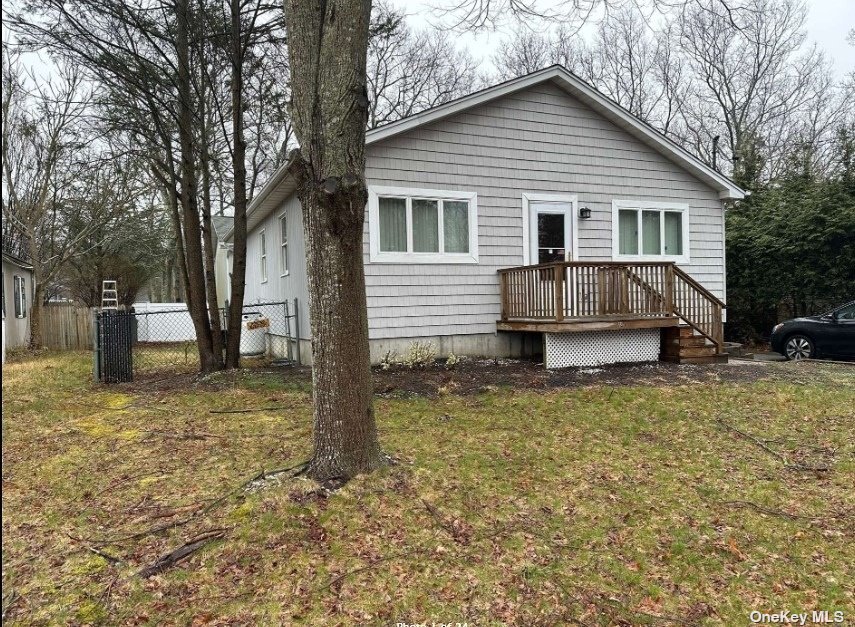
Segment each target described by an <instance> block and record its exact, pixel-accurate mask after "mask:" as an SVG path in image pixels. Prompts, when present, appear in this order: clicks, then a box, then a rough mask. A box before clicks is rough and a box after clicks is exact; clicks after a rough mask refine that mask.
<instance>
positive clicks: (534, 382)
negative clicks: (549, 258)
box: [374, 359, 782, 396]
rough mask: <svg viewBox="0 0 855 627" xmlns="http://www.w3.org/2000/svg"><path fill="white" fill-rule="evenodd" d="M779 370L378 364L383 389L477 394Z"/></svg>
mask: <svg viewBox="0 0 855 627" xmlns="http://www.w3.org/2000/svg"><path fill="white" fill-rule="evenodd" d="M781 374H782V373H781V372H780V370H779V369H771V368H769V367H766V365H765V364H764V365H763V366H761V367H757V366H756V365H755V364H754V363H753V362H744V364H739V363H731V364H728V365H726V366H724V365H709V366H696V365H678V364H671V363H665V362H651V363H643V364H613V365H605V366H598V367H587V368H564V369H561V370H546V369H545V368H544V367H543V364H538V363H535V362H532V361H524V360H510V359H499V360H492V359H490V360H473V361H466V362H463V363H460V364H458V365H457V366H456V367H455V368H454V369H452V370H448V369H446V368H445V367H444V366H442V365H439V364H437V365H435V366H433V367H430V368H426V369H423V370H410V369H407V368H390V369H389V370H380V369H376V370H375V372H374V388H375V391H376V392H377V394H381V395H388V394H419V395H427V396H432V395H435V394H443V393H454V394H477V393H481V392H487V391H490V390H492V389H496V388H503V387H509V388H514V389H520V390H538V389H540V390H545V389H553V388H576V387H583V386H590V385H606V386H626V385H685V384H688V383H696V382H708V381H720V382H725V383H726V382H746V383H747V382H752V381H757V380H759V379H767V378H776V377H778V376H781Z"/></svg>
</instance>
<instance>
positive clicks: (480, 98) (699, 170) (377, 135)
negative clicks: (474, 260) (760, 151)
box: [365, 65, 745, 200]
mask: <svg viewBox="0 0 855 627" xmlns="http://www.w3.org/2000/svg"><path fill="white" fill-rule="evenodd" d="M548 80H553V81H556V82H557V83H559V84H560V85H561V86H563V87H564V88H565V89H566V90H567V91H568V92H570V93H572V94H573V95H575V96H576V97H578V98H579V99H580V100H582V101H583V102H585V103H586V104H589V105H593V107H594V108H595V109H597V110H599V111H600V112H601V113H603V114H605V115H606V117H608V118H611V119H612V121H614V122H617V123H618V124H619V125H620V126H622V127H624V128H625V129H626V130H627V131H628V132H630V133H632V134H633V135H635V136H636V137H638V138H639V139H640V140H642V141H643V142H644V143H646V144H647V145H649V146H651V147H652V148H654V149H656V150H657V151H659V152H660V153H662V154H664V155H665V156H666V157H669V158H670V159H672V160H673V161H674V162H675V163H677V164H678V165H680V166H681V167H683V168H684V169H686V170H688V171H689V172H691V173H692V174H694V175H695V176H697V177H698V178H700V179H701V180H702V181H705V182H706V183H707V184H709V185H710V186H711V187H713V188H714V189H716V190H717V191H718V192H719V197H720V198H722V199H734V200H736V199H740V198H744V197H745V191H744V190H743V189H741V188H740V187H739V186H738V185H736V184H735V183H734V182H733V181H731V180H730V179H729V178H727V177H726V176H724V175H723V174H721V173H720V172H716V171H715V170H713V169H712V168H711V167H709V166H708V165H707V164H705V163H704V162H703V161H701V160H700V159H698V158H697V157H695V156H694V155H692V154H691V153H689V152H688V151H686V150H684V149H683V148H681V147H680V146H678V145H677V144H676V143H674V142H673V141H671V140H670V139H668V138H667V137H665V136H664V135H663V134H662V133H660V132H659V131H657V130H656V129H654V128H653V127H652V126H650V125H648V124H647V123H645V122H643V121H641V120H639V119H638V118H637V117H635V116H634V115H632V114H631V113H629V112H628V111H627V110H626V109H624V108H623V107H621V106H620V105H618V104H617V103H615V102H613V101H612V100H610V99H609V98H608V97H606V96H604V95H603V94H601V93H600V92H598V91H597V90H596V89H594V88H593V87H591V86H590V85H588V84H587V83H586V82H585V81H583V80H582V79H581V78H579V77H578V76H576V75H575V74H573V73H572V72H570V71H568V70H566V69H565V68H563V67H561V66H560V65H553V66H551V67H548V68H546V69H543V70H540V71H538V72H534V73H532V74H527V75H526V76H522V77H520V78H515V79H513V80H510V81H507V82H504V83H501V84H499V85H496V86H494V87H489V88H487V89H484V90H482V91H479V92H475V93H474V94H470V95H469V96H465V97H463V98H460V99H458V100H454V101H452V102H449V103H447V104H444V105H440V106H438V107H434V108H433V109H428V110H426V111H423V112H421V113H417V114H415V115H413V116H410V117H408V118H404V119H402V120H398V121H397V122H392V123H390V124H386V125H385V126H381V127H379V128H376V129H373V130H371V131H368V133H367V134H366V139H365V140H366V143H367V144H373V143H375V142H379V141H381V140H384V139H387V138H389V137H393V136H395V135H398V134H400V133H404V132H406V131H409V130H412V129H413V128H416V127H418V126H422V125H423V124H429V123H430V122H435V121H437V120H441V119H443V118H445V117H448V116H450V115H454V114H455V113H460V112H461V111H465V110H467V109H470V108H472V107H475V106H477V105H480V104H483V103H485V102H489V101H490V100H494V99H496V98H501V97H502V96H506V95H508V94H511V93H514V92H516V91H520V90H522V89H525V88H527V87H530V86H532V85H536V84H537V83H542V82H544V81H548ZM621 122H622V124H621Z"/></svg>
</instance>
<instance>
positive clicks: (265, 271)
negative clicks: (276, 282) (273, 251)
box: [258, 229, 270, 283]
mask: <svg viewBox="0 0 855 627" xmlns="http://www.w3.org/2000/svg"><path fill="white" fill-rule="evenodd" d="M265 230H266V229H261V230H260V231H259V232H258V254H259V257H258V261H259V263H258V271H259V272H260V273H261V281H259V283H267V278H268V276H269V275H270V267H269V266H268V265H267V233H265Z"/></svg>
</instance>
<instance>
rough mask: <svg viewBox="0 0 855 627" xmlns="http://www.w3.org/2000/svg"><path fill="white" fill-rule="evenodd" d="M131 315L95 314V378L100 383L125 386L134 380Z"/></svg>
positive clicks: (109, 310) (104, 312)
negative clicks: (123, 384)
mask: <svg viewBox="0 0 855 627" xmlns="http://www.w3.org/2000/svg"><path fill="white" fill-rule="evenodd" d="M135 323H136V320H135V317H134V314H133V313H132V312H129V311H117V310H115V309H105V310H104V311H100V312H98V313H96V314H95V333H94V340H95V342H94V344H95V377H96V379H97V380H98V381H100V382H101V383H125V382H127V381H132V380H133V377H134V353H133V344H134V330H135V327H136V324H135Z"/></svg>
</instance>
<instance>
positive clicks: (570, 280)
mask: <svg viewBox="0 0 855 627" xmlns="http://www.w3.org/2000/svg"><path fill="white" fill-rule="evenodd" d="M499 277H500V282H501V290H502V313H501V319H500V320H499V321H498V322H497V328H498V330H500V331H537V332H545V333H562V332H573V331H595V330H607V329H643V328H657V327H673V326H678V325H680V324H686V325H688V326H690V327H692V328H693V329H694V330H695V331H696V332H697V333H698V334H700V335H701V336H703V337H705V338H707V339H708V340H709V341H710V342H712V343H713V344H715V346H716V348H717V351H718V352H721V351H722V350H723V345H724V337H723V327H722V309H723V308H724V303H723V302H721V300H719V299H718V298H717V297H716V296H715V295H713V294H712V293H711V292H710V291H709V290H707V289H706V288H704V287H703V286H702V285H700V284H699V283H698V282H697V281H695V280H694V279H693V278H692V277H690V276H689V275H688V274H686V273H685V272H684V271H683V270H681V269H680V268H678V267H677V266H675V265H674V264H673V263H670V262H669V263H660V262H639V263H621V262H614V261H600V262H580V261H563V262H555V263H547V264H540V265H535V266H520V267H517V268H504V269H502V270H499Z"/></svg>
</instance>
